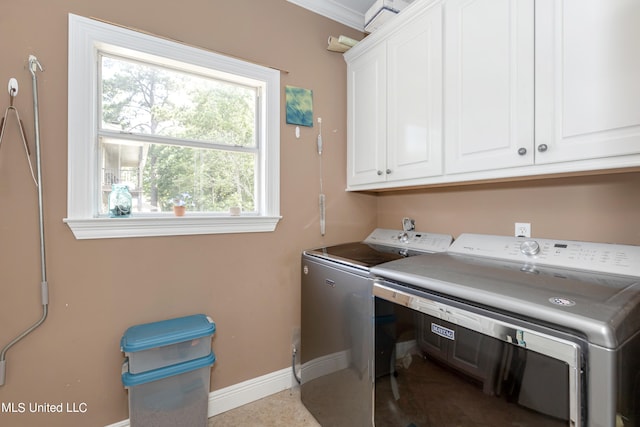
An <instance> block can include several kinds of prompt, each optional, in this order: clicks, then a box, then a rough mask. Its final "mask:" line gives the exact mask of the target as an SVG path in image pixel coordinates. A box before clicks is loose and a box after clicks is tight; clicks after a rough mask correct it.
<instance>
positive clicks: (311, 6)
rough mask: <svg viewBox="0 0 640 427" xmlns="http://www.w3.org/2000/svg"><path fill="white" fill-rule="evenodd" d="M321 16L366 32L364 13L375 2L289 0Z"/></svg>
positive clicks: (357, 0)
mask: <svg viewBox="0 0 640 427" xmlns="http://www.w3.org/2000/svg"><path fill="white" fill-rule="evenodd" d="M287 1H288V2H290V3H294V4H297V5H298V6H300V7H303V8H305V9H308V10H310V11H312V12H315V13H317V14H319V15H322V16H326V17H327V18H330V19H333V20H334V21H338V22H340V23H341V24H344V25H347V26H349V27H351V28H355V29H357V30H360V31H364V13H365V12H366V11H367V10H368V9H369V8H370V7H371V5H372V4H373V3H374V2H375V0H287Z"/></svg>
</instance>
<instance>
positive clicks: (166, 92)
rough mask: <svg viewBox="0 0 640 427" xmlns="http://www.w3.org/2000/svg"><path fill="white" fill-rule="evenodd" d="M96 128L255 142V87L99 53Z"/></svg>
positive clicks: (245, 143) (214, 141)
mask: <svg viewBox="0 0 640 427" xmlns="http://www.w3.org/2000/svg"><path fill="white" fill-rule="evenodd" d="M101 59H102V61H101V64H102V66H101V72H102V114H101V115H102V123H101V126H102V129H105V130H113V131H122V132H127V133H132V134H144V135H158V136H162V137H172V138H179V139H185V140H187V141H186V142H185V144H188V140H195V141H199V142H207V143H212V144H223V145H233V146H241V147H255V146H256V145H257V142H256V132H255V127H256V122H257V120H256V103H257V94H258V89H257V88H256V87H247V86H246V85H239V84H234V83H230V82H227V81H223V80H216V79H213V78H209V77H204V76H201V75H198V74H192V73H187V72H184V71H177V70H175V69H172V68H167V67H161V66H157V65H150V64H143V63H140V62H136V61H130V60H125V59H122V58H116V57H110V56H105V55H103V56H101Z"/></svg>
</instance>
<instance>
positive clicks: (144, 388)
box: [122, 352, 215, 427]
mask: <svg viewBox="0 0 640 427" xmlns="http://www.w3.org/2000/svg"><path fill="white" fill-rule="evenodd" d="M214 363H215V355H214V354H213V352H211V353H209V355H208V356H206V357H201V358H199V359H195V360H190V361H188V362H183V363H179V364H177V365H171V366H167V367H164V368H160V369H154V370H152V371H147V372H143V373H140V374H132V373H131V372H130V367H129V366H127V365H128V362H127V361H125V362H124V364H123V365H122V383H123V384H124V386H125V387H126V388H128V389H129V422H130V424H131V427H176V426H180V427H206V426H207V423H208V408H209V383H210V378H211V373H210V372H211V366H212V365H213V364H214Z"/></svg>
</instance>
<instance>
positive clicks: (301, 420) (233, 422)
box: [209, 388, 320, 427]
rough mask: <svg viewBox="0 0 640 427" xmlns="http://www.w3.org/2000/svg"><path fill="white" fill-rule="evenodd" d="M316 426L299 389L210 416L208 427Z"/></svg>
mask: <svg viewBox="0 0 640 427" xmlns="http://www.w3.org/2000/svg"><path fill="white" fill-rule="evenodd" d="M223 426H230V427H237V426H243V427H288V426H292V427H319V426H320V424H318V422H317V421H316V420H315V418H313V416H312V415H311V414H310V413H309V411H307V409H306V408H305V407H304V405H303V404H302V402H301V401H300V389H299V388H294V389H289V390H284V391H281V392H280V393H276V394H273V395H271V396H268V397H265V398H264V399H260V400H257V401H255V402H252V403H249V404H246V405H244V406H241V407H239V408H236V409H233V410H231V411H227V412H224V413H222V414H219V415H216V416H214V417H211V418H209V427H223Z"/></svg>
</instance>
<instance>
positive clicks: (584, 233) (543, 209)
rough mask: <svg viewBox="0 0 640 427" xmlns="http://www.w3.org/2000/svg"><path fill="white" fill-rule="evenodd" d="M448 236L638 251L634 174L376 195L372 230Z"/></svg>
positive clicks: (639, 197) (639, 196) (638, 180)
mask: <svg viewBox="0 0 640 427" xmlns="http://www.w3.org/2000/svg"><path fill="white" fill-rule="evenodd" d="M403 216H409V217H412V218H415V220H416V229H419V230H422V231H432V232H441V233H447V234H452V235H453V236H454V237H457V236H458V235H460V233H465V232H466V233H484V234H502V235H513V233H514V223H515V222H529V223H531V233H532V236H534V237H547V238H557V239H567V240H587V241H594V242H608V243H623V244H633V245H640V221H639V219H640V173H639V172H635V173H622V174H613V175H594V176H585V177H571V178H556V179H544V180H540V179H539V180H531V181H522V182H511V183H493V184H478V185H467V186H458V187H451V188H438V189H431V190H422V191H404V192H392V193H382V195H381V196H379V197H378V226H380V227H386V228H398V227H400V226H401V224H400V218H402V217H403Z"/></svg>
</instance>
